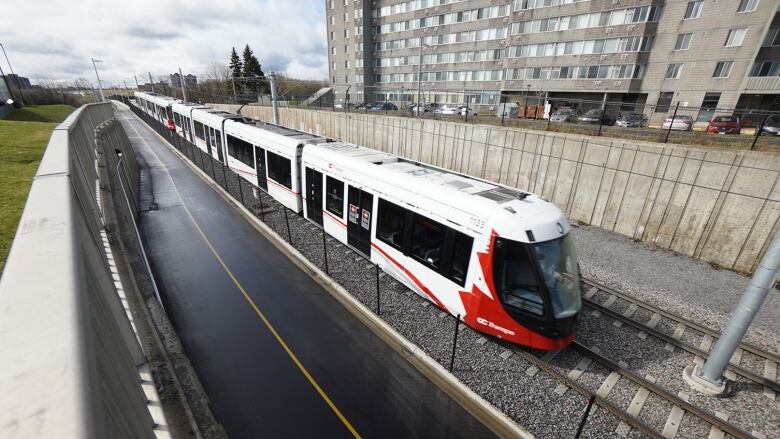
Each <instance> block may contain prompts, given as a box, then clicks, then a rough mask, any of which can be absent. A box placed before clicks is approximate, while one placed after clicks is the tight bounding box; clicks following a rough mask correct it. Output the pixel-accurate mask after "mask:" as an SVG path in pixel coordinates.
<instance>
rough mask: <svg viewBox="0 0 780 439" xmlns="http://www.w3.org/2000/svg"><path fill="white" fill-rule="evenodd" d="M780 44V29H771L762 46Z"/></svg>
mask: <svg viewBox="0 0 780 439" xmlns="http://www.w3.org/2000/svg"><path fill="white" fill-rule="evenodd" d="M772 46H780V29H769V32H767V33H766V37H765V38H764V43H763V44H761V47H772Z"/></svg>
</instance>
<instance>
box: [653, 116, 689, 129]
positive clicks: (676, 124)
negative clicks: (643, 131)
mask: <svg viewBox="0 0 780 439" xmlns="http://www.w3.org/2000/svg"><path fill="white" fill-rule="evenodd" d="M692 127H693V118H692V117H691V116H674V121H672V118H671V117H667V118H666V120H664V123H663V125H661V128H663V129H665V130H668V129H671V130H673V131H690V130H691V128H692Z"/></svg>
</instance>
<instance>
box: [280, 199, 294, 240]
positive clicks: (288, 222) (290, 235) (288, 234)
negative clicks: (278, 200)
mask: <svg viewBox="0 0 780 439" xmlns="http://www.w3.org/2000/svg"><path fill="white" fill-rule="evenodd" d="M282 209H283V210H284V223H285V224H287V240H288V241H289V242H290V245H293V242H292V233H291V232H290V220H289V219H288V218H287V208H286V207H284V206H282ZM293 247H295V246H293Z"/></svg>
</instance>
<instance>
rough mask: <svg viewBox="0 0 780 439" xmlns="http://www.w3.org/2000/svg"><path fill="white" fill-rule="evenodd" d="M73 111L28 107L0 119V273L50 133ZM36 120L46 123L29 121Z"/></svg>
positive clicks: (59, 107) (57, 106) (67, 107)
mask: <svg viewBox="0 0 780 439" xmlns="http://www.w3.org/2000/svg"><path fill="white" fill-rule="evenodd" d="M73 110H74V108H73V107H69V106H67V105H41V106H31V107H26V108H24V109H21V110H15V111H14V113H13V114H12V115H11V116H9V117H8V118H6V119H0V200H2V207H1V208H0V272H2V270H3V267H4V266H5V258H6V256H7V255H8V249H9V248H10V245H11V240H12V239H13V237H14V232H15V231H16V225H17V223H18V222H19V217H20V216H21V214H22V209H23V208H24V202H25V200H27V192H28V191H29V190H30V183H31V182H32V177H33V175H35V171H36V170H37V169H38V164H39V163H40V161H41V156H42V155H43V150H44V149H45V148H46V144H47V143H48V142H49V137H50V136H51V132H52V130H53V129H54V127H56V126H57V124H58V123H59V122H61V121H62V120H64V119H65V118H66V117H67V116H68V114H70V113H71V112H72V111H73ZM14 116H15V117H16V119H14ZM25 118H26V119H25ZM33 118H37V119H33ZM40 119H44V120H46V122H40V121H35V122H29V120H40Z"/></svg>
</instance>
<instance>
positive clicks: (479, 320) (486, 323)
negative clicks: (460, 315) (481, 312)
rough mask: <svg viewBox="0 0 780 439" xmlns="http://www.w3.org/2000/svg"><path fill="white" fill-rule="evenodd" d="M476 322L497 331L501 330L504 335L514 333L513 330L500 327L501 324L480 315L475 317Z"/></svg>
mask: <svg viewBox="0 0 780 439" xmlns="http://www.w3.org/2000/svg"><path fill="white" fill-rule="evenodd" d="M477 323H479V324H480V325H484V326H487V327H488V328H492V329H495V330H496V331H498V332H503V333H504V334H506V335H515V331H512V330H509V329H506V328H502V327H501V326H498V325H496V324H495V323H493V322H491V321H490V320H485V319H483V318H482V317H477Z"/></svg>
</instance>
